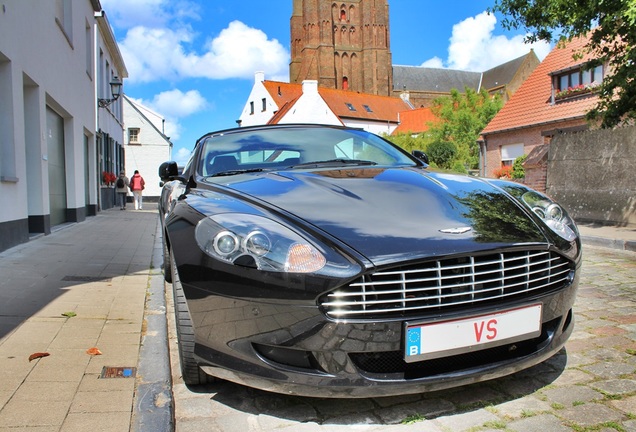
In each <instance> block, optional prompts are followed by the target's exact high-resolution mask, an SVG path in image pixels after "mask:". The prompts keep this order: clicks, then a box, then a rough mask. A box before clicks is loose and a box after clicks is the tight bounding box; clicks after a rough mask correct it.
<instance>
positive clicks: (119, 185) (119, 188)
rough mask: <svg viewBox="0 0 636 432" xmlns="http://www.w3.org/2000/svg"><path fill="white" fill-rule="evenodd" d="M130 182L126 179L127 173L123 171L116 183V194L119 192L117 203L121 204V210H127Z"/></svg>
mask: <svg viewBox="0 0 636 432" xmlns="http://www.w3.org/2000/svg"><path fill="white" fill-rule="evenodd" d="M129 186H130V181H129V180H128V177H126V172H125V171H124V170H121V171H120V172H119V177H118V178H117V181H116V182H115V192H117V203H118V204H119V210H126V198H127V197H128V187H129Z"/></svg>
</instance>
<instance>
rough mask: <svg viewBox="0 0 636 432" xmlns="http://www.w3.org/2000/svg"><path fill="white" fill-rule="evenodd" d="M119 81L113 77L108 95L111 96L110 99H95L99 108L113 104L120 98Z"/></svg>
mask: <svg viewBox="0 0 636 432" xmlns="http://www.w3.org/2000/svg"><path fill="white" fill-rule="evenodd" d="M121 84H122V83H121V80H120V79H119V78H117V77H113V80H112V81H111V82H110V94H112V95H113V98H112V99H97V104H98V105H99V106H100V108H105V107H107V106H108V105H110V104H112V103H113V102H115V101H116V100H117V99H119V96H121Z"/></svg>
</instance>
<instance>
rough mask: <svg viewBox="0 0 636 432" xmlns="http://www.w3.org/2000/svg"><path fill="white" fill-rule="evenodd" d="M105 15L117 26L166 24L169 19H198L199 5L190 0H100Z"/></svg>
mask: <svg viewBox="0 0 636 432" xmlns="http://www.w3.org/2000/svg"><path fill="white" fill-rule="evenodd" d="M101 4H102V6H103V8H104V10H105V11H106V16H108V19H109V20H110V21H111V23H112V24H114V25H115V26H117V27H119V28H124V29H128V28H132V27H148V28H158V27H165V26H168V25H169V23H170V22H171V21H181V20H188V19H190V20H199V19H200V17H199V10H200V7H199V5H197V3H195V2H193V1H190V0H101Z"/></svg>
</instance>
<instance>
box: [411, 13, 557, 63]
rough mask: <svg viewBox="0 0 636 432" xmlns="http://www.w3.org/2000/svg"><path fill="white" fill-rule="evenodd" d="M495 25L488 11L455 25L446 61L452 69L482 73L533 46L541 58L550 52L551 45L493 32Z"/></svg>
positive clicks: (495, 21) (522, 53) (432, 60)
mask: <svg viewBox="0 0 636 432" xmlns="http://www.w3.org/2000/svg"><path fill="white" fill-rule="evenodd" d="M495 24H497V18H496V17H495V16H494V15H490V14H488V13H487V12H482V13H480V14H479V15H476V16H474V17H470V18H466V19H465V20H464V21H462V22H460V23H458V24H455V25H454V26H453V32H452V36H451V38H450V45H449V47H448V59H447V61H445V62H444V64H445V65H446V66H447V67H448V68H450V69H460V70H468V71H474V72H483V71H486V70H488V69H491V68H493V67H495V66H498V65H500V64H502V63H505V62H507V61H510V60H513V59H515V58H517V57H521V56H523V55H525V54H527V53H528V52H529V51H530V49H531V48H533V49H534V52H535V54H536V55H537V57H538V58H539V60H543V58H544V57H545V56H546V55H547V54H548V53H549V52H550V49H551V48H550V45H549V44H547V43H545V42H539V43H535V44H526V43H524V41H523V40H524V36H523V35H517V36H513V37H511V38H508V37H507V36H504V35H494V34H493V32H494V30H495ZM436 60H439V59H437V58H434V59H431V60H427V61H426V62H425V63H424V64H423V66H424V65H427V64H428V63H429V62H433V64H439V63H437V62H436ZM429 67H438V66H429Z"/></svg>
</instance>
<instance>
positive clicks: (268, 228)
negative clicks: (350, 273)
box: [195, 213, 327, 273]
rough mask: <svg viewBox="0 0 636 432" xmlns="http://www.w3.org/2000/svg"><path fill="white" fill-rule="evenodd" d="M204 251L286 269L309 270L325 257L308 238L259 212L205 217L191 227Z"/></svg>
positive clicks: (269, 268) (232, 260)
mask: <svg viewBox="0 0 636 432" xmlns="http://www.w3.org/2000/svg"><path fill="white" fill-rule="evenodd" d="M195 237H196V241H197V244H198V245H199V247H200V248H201V250H202V251H203V252H205V253H206V254H207V255H209V256H211V257H213V258H216V259H219V260H221V261H225V262H227V263H231V264H236V265H243V266H246V267H252V268H257V269H259V270H266V271H273V272H286V273H313V272H317V271H319V270H320V269H322V268H323V267H324V266H325V264H326V263H327V260H326V258H325V256H324V255H323V254H322V253H321V252H320V251H319V250H318V249H317V248H316V247H315V246H313V245H312V244H311V243H310V242H308V241H307V240H305V239H304V238H303V237H302V236H300V235H299V234H297V233H296V232H294V231H292V230H290V229H289V228H287V227H285V226H283V225H281V224H279V223H278V222H275V221H273V220H271V219H267V218H265V217H262V216H256V215H249V214H239V213H224V214H220V215H215V216H210V217H206V218H205V219H202V220H201V221H199V223H198V224H197V227H196V229H195Z"/></svg>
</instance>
